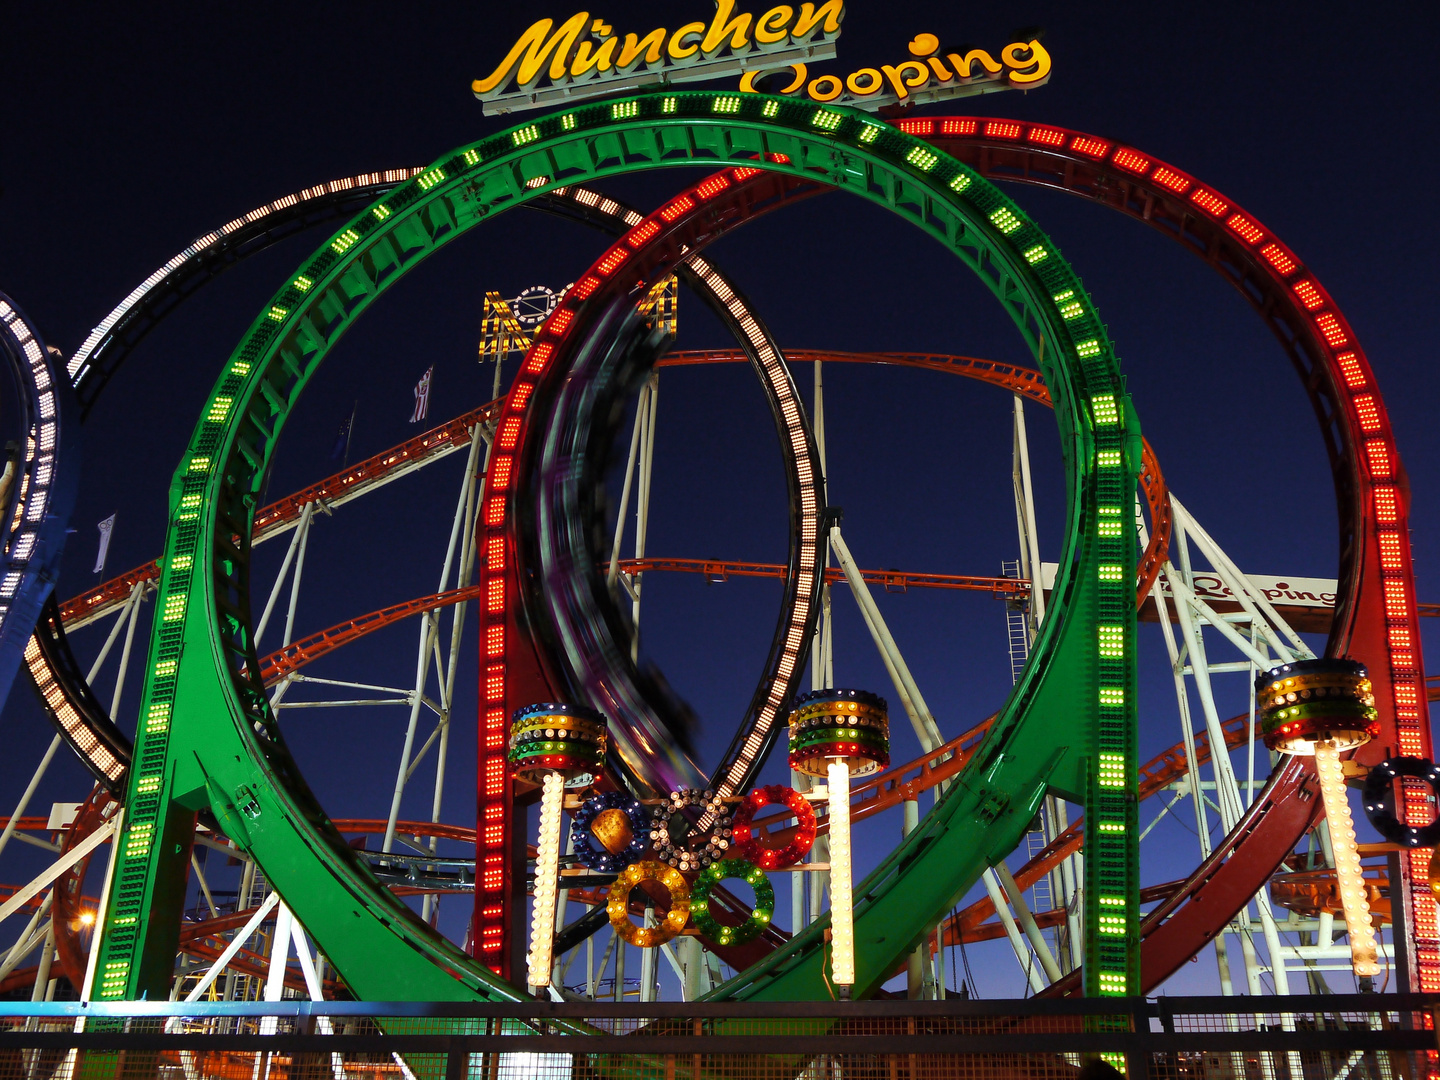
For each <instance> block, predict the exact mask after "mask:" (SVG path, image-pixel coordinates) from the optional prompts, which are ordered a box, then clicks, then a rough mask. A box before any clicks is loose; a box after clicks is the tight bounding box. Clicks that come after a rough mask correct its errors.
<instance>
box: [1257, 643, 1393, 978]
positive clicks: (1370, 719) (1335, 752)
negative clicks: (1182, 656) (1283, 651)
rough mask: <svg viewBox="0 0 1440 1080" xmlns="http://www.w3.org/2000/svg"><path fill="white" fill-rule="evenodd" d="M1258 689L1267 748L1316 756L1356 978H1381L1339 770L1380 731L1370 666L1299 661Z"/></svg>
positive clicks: (1263, 679)
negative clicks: (1347, 753)
mask: <svg viewBox="0 0 1440 1080" xmlns="http://www.w3.org/2000/svg"><path fill="white" fill-rule="evenodd" d="M1255 691H1256V700H1257V703H1258V704H1259V705H1260V708H1261V710H1262V712H1261V719H1260V724H1261V731H1262V732H1263V734H1264V737H1265V745H1266V746H1268V747H1269V748H1270V749H1271V750H1277V751H1279V752H1280V753H1282V754H1299V755H1313V756H1314V758H1315V770H1316V772H1317V773H1319V776H1320V795H1321V798H1323V799H1324V801H1325V819H1326V821H1328V822H1329V823H1330V843H1331V846H1332V848H1333V849H1334V852H1335V878H1336V882H1337V885H1338V888H1339V892H1340V906H1341V908H1342V910H1343V911H1344V914H1345V928H1346V930H1347V931H1348V933H1349V937H1350V966H1351V967H1352V968H1353V969H1354V971H1355V975H1356V977H1357V978H1362V979H1370V978H1373V977H1374V976H1376V975H1378V974H1380V964H1379V962H1378V961H1377V959H1376V956H1377V953H1376V947H1375V931H1374V928H1373V927H1372V926H1371V922H1370V904H1369V902H1368V901H1367V900H1366V897H1365V879H1364V876H1363V874H1362V873H1361V870H1360V854H1359V852H1358V851H1357V850H1356V847H1355V826H1354V823H1353V822H1352V821H1351V818H1350V800H1349V798H1348V797H1347V796H1346V794H1345V772H1344V767H1343V766H1342V765H1341V764H1340V754H1341V753H1342V752H1344V751H1346V750H1353V749H1354V748H1355V747H1357V746H1361V745H1363V744H1365V743H1367V742H1369V741H1370V740H1371V739H1372V738H1374V737H1375V735H1376V734H1377V733H1378V730H1379V722H1378V720H1377V719H1376V716H1377V714H1376V712H1375V696H1374V695H1373V694H1372V693H1371V692H1370V679H1369V677H1368V675H1367V673H1366V671H1365V668H1364V666H1363V665H1361V664H1358V663H1356V662H1355V661H1353V660H1336V659H1317V660H1296V661H1294V662H1292V663H1289V664H1282V665H1281V666H1279V667H1276V668H1271V669H1270V670H1269V671H1267V672H1264V673H1263V674H1261V675H1259V676H1257V677H1256V680H1255Z"/></svg>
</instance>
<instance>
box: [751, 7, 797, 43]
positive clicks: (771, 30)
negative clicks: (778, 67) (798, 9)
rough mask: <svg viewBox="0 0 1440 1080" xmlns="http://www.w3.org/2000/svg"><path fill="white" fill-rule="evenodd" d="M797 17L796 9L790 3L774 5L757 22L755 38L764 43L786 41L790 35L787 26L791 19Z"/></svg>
mask: <svg viewBox="0 0 1440 1080" xmlns="http://www.w3.org/2000/svg"><path fill="white" fill-rule="evenodd" d="M793 18H795V9H794V8H792V7H791V6H790V5H788V4H781V5H780V6H779V7H773V8H771V9H770V10H769V11H767V12H765V14H764V15H761V16H760V21H759V22H757V23H756V24H755V40H756V41H758V42H760V44H762V45H774V44H775V43H776V42H777V41H784V40H785V38H786V37H787V36H788V34H787V32H786V29H785V28H786V27H787V26H789V25H790V20H791V19H793Z"/></svg>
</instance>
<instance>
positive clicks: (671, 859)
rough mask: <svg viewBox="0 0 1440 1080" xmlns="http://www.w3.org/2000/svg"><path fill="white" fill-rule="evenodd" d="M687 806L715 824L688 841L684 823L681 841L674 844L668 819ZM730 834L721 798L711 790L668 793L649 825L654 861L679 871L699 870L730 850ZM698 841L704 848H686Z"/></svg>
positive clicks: (688, 837) (723, 802) (728, 817)
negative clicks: (701, 834)
mask: <svg viewBox="0 0 1440 1080" xmlns="http://www.w3.org/2000/svg"><path fill="white" fill-rule="evenodd" d="M691 806H694V807H699V808H700V810H702V811H703V812H704V813H705V814H706V815H707V816H709V817H710V818H711V820H712V821H714V822H715V824H714V825H713V826H712V827H711V828H710V831H709V833H708V834H705V835H703V836H701V837H695V838H692V837H691V836H690V833H689V828H688V823H687V828H686V835H685V838H684V839H683V840H681V841H679V842H678V843H677V842H676V840H675V838H674V836H672V835H671V833H670V819H671V818H672V817H674V816H675V815H676V814H678V813H679V812H680V811H681V810H684V809H685V808H686V807H691ZM733 832H734V830H733V829H732V828H731V827H730V814H729V813H728V812H727V810H726V806H725V800H724V799H722V798H721V797H720V796H719V795H716V794H715V792H713V791H696V790H695V789H694V788H682V789H681V790H679V791H672V792H671V793H670V796H669V798H667V799H666V800H665V801H664V802H662V803H661V804H660V805H659V806H657V807H656V808H655V816H654V820H653V821H652V822H651V825H650V842H651V844H652V845H653V846H654V848H655V856H656V858H658V859H659V860H660V861H661V862H662V863H665V864H666V865H668V866H673V867H675V868H676V869H679V870H685V871H689V872H694V871H696V870H703V869H705V867H707V866H709V865H710V864H711V863H713V862H714V861H715V860H716V859H723V858H724V857H725V852H726V851H728V850H729V849H730V844H731V836H732V834H733ZM706 837H708V839H707V838H706ZM702 839H703V840H704V846H703V847H699V850H696V849H695V848H694V847H691V846H690V845H691V844H692V842H693V843H695V844H696V845H697V846H698V844H699V841H700V840H702Z"/></svg>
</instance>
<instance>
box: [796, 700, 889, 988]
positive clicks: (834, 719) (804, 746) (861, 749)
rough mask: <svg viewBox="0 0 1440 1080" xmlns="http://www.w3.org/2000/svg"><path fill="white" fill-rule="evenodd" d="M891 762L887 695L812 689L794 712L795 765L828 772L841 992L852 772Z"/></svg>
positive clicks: (849, 947)
mask: <svg viewBox="0 0 1440 1080" xmlns="http://www.w3.org/2000/svg"><path fill="white" fill-rule="evenodd" d="M889 764H890V721H889V717H888V714H887V711H886V704H885V699H884V698H882V697H877V696H876V695H874V694H870V693H866V692H865V691H864V690H813V691H811V692H810V693H808V694H801V695H800V696H799V697H797V698H796V699H795V708H794V711H793V712H791V714H790V768H792V769H794V770H795V771H796V772H799V773H804V774H805V775H806V776H823V777H825V781H826V784H827V785H828V786H827V789H826V791H827V797H828V799H829V806H830V971H831V978H832V979H833V981H834V983H835V988H836V991H837V993H838V995H839V997H840V998H841V999H842V1000H844V999H847V998H849V997H850V993H851V987H853V986H854V985H855V911H854V903H853V899H852V894H851V885H852V881H853V875H852V872H851V864H850V850H851V849H850V777H852V776H864V775H866V774H868V773H873V772H876V771H878V770H880V769H883V768H885V766H887V765H889Z"/></svg>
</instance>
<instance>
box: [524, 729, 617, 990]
mask: <svg viewBox="0 0 1440 1080" xmlns="http://www.w3.org/2000/svg"><path fill="white" fill-rule="evenodd" d="M604 765H605V717H604V716H602V715H601V714H600V713H598V712H596V711H595V710H594V709H587V708H585V707H584V706H581V705H557V704H554V703H553V702H544V703H541V704H539V705H527V706H525V707H524V708H523V709H518V710H516V712H515V715H514V716H513V717H512V718H511V720H510V766H511V768H512V769H513V770H514V772H515V776H516V778H517V779H520V780H527V781H529V782H531V783H536V784H539V785H540V835H539V837H538V839H537V840H536V857H535V903H534V913H533V916H532V920H531V924H530V952H529V955H528V956H527V958H526V959H527V962H528V967H529V972H528V974H527V976H526V981H527V982H528V983H529V984H530V985H531V986H549V985H550V971H551V968H552V965H553V955H552V949H553V945H554V940H555V890H556V884H557V881H558V879H559V876H560V816H561V812H562V811H563V809H564V804H565V788H566V787H567V786H570V787H585V786H587V785H589V784H591V783H593V782H594V779H595V777H596V776H597V775H599V773H600V770H601V769H602V768H604Z"/></svg>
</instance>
